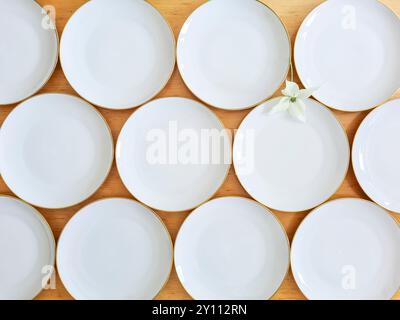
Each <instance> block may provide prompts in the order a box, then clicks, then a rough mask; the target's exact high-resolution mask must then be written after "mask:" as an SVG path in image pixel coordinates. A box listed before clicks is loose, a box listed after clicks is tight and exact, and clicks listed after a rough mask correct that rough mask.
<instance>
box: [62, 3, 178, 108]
mask: <svg viewBox="0 0 400 320" xmlns="http://www.w3.org/2000/svg"><path fill="white" fill-rule="evenodd" d="M60 46H61V47H60V59H61V64H62V68H63V70H64V73H65V76H66V77H67V79H68V81H69V83H70V84H71V85H72V87H73V88H74V89H75V90H76V91H77V92H78V93H79V94H80V95H81V96H82V97H83V98H85V99H86V100H88V101H90V102H92V103H93V104H95V105H98V106H101V107H104V108H109V109H128V108H133V107H136V106H138V105H141V104H143V103H145V102H146V101H148V100H150V99H151V98H153V97H154V96H155V95H156V94H158V93H159V92H160V91H161V89H162V88H163V87H164V86H165V85H166V84H167V81H168V79H169V78H170V76H171V74H172V71H173V69H174V65H175V38H174V35H173V33H172V30H171V28H170V27H169V25H168V23H167V22H166V21H165V19H164V18H163V17H162V16H161V14H160V13H159V12H158V11H157V10H156V9H155V8H153V7H152V6H151V5H150V4H149V3H148V2H147V1H143V0H119V1H115V0H92V1H88V2H87V3H85V4H84V5H83V6H82V7H81V8H79V9H78V10H77V11H76V12H75V13H74V15H73V16H72V17H71V19H70V20H69V21H68V23H67V25H66V26H65V29H64V32H63V34H62V38H61V45H60Z"/></svg>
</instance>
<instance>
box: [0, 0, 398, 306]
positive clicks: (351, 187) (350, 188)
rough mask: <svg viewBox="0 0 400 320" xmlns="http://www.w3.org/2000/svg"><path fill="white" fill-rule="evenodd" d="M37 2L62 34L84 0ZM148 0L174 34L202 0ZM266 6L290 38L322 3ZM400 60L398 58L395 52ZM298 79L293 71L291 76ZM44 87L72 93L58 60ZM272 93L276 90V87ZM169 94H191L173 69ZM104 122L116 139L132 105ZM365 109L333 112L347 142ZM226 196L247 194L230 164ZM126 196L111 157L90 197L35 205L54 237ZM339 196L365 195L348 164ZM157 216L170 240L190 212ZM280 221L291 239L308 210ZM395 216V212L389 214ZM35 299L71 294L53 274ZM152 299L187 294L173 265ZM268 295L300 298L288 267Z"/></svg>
mask: <svg viewBox="0 0 400 320" xmlns="http://www.w3.org/2000/svg"><path fill="white" fill-rule="evenodd" d="M38 2H39V3H40V4H41V5H51V6H54V8H55V9H56V23H57V30H58V33H59V35H60V36H61V34H62V31H63V29H64V26H65V24H66V22H67V21H68V19H69V18H70V17H71V15H72V14H73V12H74V11H75V10H76V9H78V8H79V7H80V6H81V5H82V4H84V3H85V2H86V1H84V0H40V1H38ZM149 2H150V3H151V4H152V5H154V7H156V8H157V9H158V10H159V11H160V12H161V13H162V14H163V15H164V17H165V18H166V19H167V20H168V22H169V23H170V25H171V27H172V29H173V31H174V33H175V36H176V37H177V36H178V34H179V31H180V28H181V26H182V24H183V23H184V21H185V20H186V18H187V17H188V16H189V15H190V13H191V12H192V11H193V10H194V9H196V8H197V7H198V6H200V5H201V4H202V3H204V2H206V1H205V0H149ZM262 2H264V3H266V4H267V5H268V6H270V7H271V8H272V9H273V10H274V11H275V12H276V13H277V14H278V15H279V16H280V17H281V19H282V20H283V22H284V24H285V25H286V27H287V29H288V31H289V34H290V36H291V39H292V43H293V42H294V38H295V35H296V32H297V30H298V28H299V26H300V24H301V22H302V21H303V19H304V18H305V16H306V15H307V14H308V13H309V12H310V11H311V10H312V9H313V8H315V7H316V6H317V5H318V4H320V3H321V2H323V1H322V0H264V1H262ZM382 2H383V3H384V4H386V5H387V6H388V7H390V8H391V9H392V10H393V11H394V12H396V14H397V15H398V16H400V1H399V0H382ZM399 59H400V57H399ZM297 80H298V78H297V76H295V81H297ZM47 92H59V93H69V94H74V95H77V94H76V93H75V92H74V90H73V89H72V88H71V86H70V85H69V84H68V82H67V80H66V79H65V76H64V75H63V72H62V70H61V68H60V65H59V64H58V65H57V68H56V71H55V73H54V74H53V76H52V77H51V79H50V81H49V82H48V83H47V85H46V86H45V87H44V88H43V89H42V90H41V91H40V93H47ZM275 95H279V92H277V93H276V94H275ZM169 96H179V97H187V98H193V99H196V98H195V97H194V96H193V94H192V93H191V92H190V91H189V90H188V88H187V87H186V86H185V85H184V83H183V81H182V79H181V77H180V75H179V72H178V70H177V68H175V71H174V73H173V75H172V78H171V79H170V81H169V83H168V85H167V86H166V88H164V90H163V91H162V92H161V93H160V94H159V95H158V97H169ZM394 97H400V91H398V92H397V93H396V94H395V96H394ZM14 107H15V105H10V106H2V107H1V108H0V123H2V122H3V121H4V119H5V118H6V116H7V115H8V114H9V112H10V111H11V110H12V109H13V108H14ZM211 109H212V110H213V111H214V112H215V113H216V114H217V115H218V116H219V117H220V119H221V120H222V121H223V123H224V124H225V126H226V127H227V128H232V129H234V128H237V127H238V126H239V124H240V122H241V121H242V119H243V118H244V117H245V116H246V114H247V113H248V112H249V111H250V110H245V111H223V110H218V109H215V108H211ZM99 110H100V112H101V113H102V114H103V115H104V117H105V118H106V120H107V121H108V123H109V125H110V127H111V129H112V134H113V137H114V141H116V139H117V136H118V134H119V132H120V130H121V128H122V126H123V124H124V123H125V121H126V120H127V118H128V117H129V116H130V115H131V114H132V113H133V112H135V110H134V109H133V110H124V111H111V110H107V109H99ZM367 113H368V112H356V113H345V112H338V111H335V114H336V116H337V117H338V119H339V120H340V121H341V123H342V124H343V126H344V127H345V129H346V131H347V134H348V137H349V140H350V143H352V141H353V137H354V134H355V132H356V130H357V128H358V126H359V124H360V122H361V121H362V120H363V119H364V117H365V116H366V115H367ZM0 194H7V195H13V194H12V192H11V191H10V190H9V189H8V188H7V186H6V185H5V184H4V182H3V181H2V180H1V178H0ZM227 195H237V196H245V197H249V195H248V194H247V193H246V192H245V191H244V189H243V188H242V187H241V185H240V183H239V181H238V179H237V178H236V176H235V174H234V171H233V169H232V168H231V170H230V173H229V176H228V178H227V180H226V181H225V183H224V185H223V186H222V188H221V189H220V190H219V191H218V193H217V194H216V196H227ZM114 196H117V197H127V198H132V196H131V195H130V194H129V192H128V191H127V189H126V188H125V187H124V186H123V184H122V182H121V179H120V178H119V176H118V173H117V169H116V167H115V162H114V164H113V168H112V170H111V173H110V175H109V177H108V178H107V180H106V181H105V183H104V185H103V186H102V187H101V188H100V189H99V190H98V191H97V192H96V193H95V194H94V195H93V196H92V197H90V199H88V200H87V201H85V202H84V203H82V204H80V205H77V206H74V207H71V208H68V209H62V210H46V209H41V208H38V209H39V211H40V212H41V213H42V214H43V215H44V216H45V218H46V219H47V221H48V222H49V224H50V226H51V228H52V230H53V232H54V235H55V237H56V239H57V238H58V237H59V235H60V232H61V230H62V229H63V227H64V225H65V224H66V223H67V222H68V220H69V219H70V218H71V217H72V216H73V215H74V214H75V213H76V212H77V211H78V210H79V209H81V208H82V207H83V206H85V205H87V204H89V203H91V202H93V201H94V200H97V199H101V198H105V197H114ZM340 197H361V198H365V199H368V197H367V196H366V195H365V194H364V193H363V191H362V190H361V188H360V186H359V184H358V183H357V180H356V178H355V176H354V173H353V169H352V168H351V167H350V169H349V172H348V174H347V177H346V179H345V181H344V183H343V184H342V186H341V187H340V189H339V190H338V191H337V193H336V194H335V195H334V196H333V197H332V198H340ZM157 213H158V214H159V215H160V217H161V218H162V219H163V221H164V222H165V224H166V226H167V227H168V230H169V232H170V233H171V236H172V238H173V239H175V237H176V234H177V232H178V230H179V227H180V226H181V224H182V222H183V220H184V219H185V218H186V216H187V215H188V214H189V212H183V213H165V212H160V211H157ZM274 213H275V214H276V216H277V217H278V218H279V220H280V221H281V222H282V223H283V225H284V226H285V228H286V231H287V233H288V236H289V238H290V240H291V239H292V237H293V234H294V232H295V231H296V229H297V227H298V225H299V223H300V222H301V221H302V220H303V218H304V217H305V216H306V215H307V213H308V212H302V213H282V212H277V211H275V212H274ZM393 215H394V216H395V217H396V218H397V219H398V220H400V218H399V217H400V216H396V215H395V214H393ZM395 298H396V299H400V291H399V292H398V293H397V294H396V296H395ZM37 299H72V297H71V296H70V295H69V294H68V292H67V291H66V290H65V288H64V287H63V285H62V283H61V281H60V280H59V278H58V277H57V286H56V289H51V290H45V291H43V292H42V293H41V294H40V295H39V296H38V297H37ZM157 299H190V297H189V295H188V294H187V293H186V292H185V290H184V289H183V287H182V286H181V284H180V283H179V280H178V278H177V275H176V273H175V270H173V271H172V273H171V277H170V279H169V281H168V283H167V284H166V286H165V287H164V288H163V290H162V291H161V292H160V293H159V295H158V296H157ZM273 299H305V298H304V296H303V295H302V293H301V292H300V290H299V289H298V287H297V286H296V283H295V281H294V279H293V276H292V274H291V272H289V273H288V275H287V277H286V279H285V281H284V282H283V284H282V286H281V288H280V289H279V290H278V292H277V293H276V294H275V296H274V297H273Z"/></svg>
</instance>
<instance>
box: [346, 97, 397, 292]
mask: <svg viewBox="0 0 400 320" xmlns="http://www.w3.org/2000/svg"><path fill="white" fill-rule="evenodd" d="M392 102H399V103H400V98H394V99H389V100H388V101H386V102H385V103H384V104H382V105H380V106H378V107H377V108H375V109H373V110H372V111H371V112H369V113H368V114H367V115H366V116H365V118H364V119H363V120H362V121H361V123H360V125H359V126H358V128H357V131H356V133H355V135H354V138H353V145H352V148H351V162H352V167H353V171H354V175H355V177H356V180H357V183H358V185H359V186H360V187H361V189H362V190H363V192H364V193H365V194H366V195H367V197H368V198H369V199H371V201H372V202H374V203H375V204H377V205H378V206H380V207H381V208H382V209H384V210H387V211H390V212H393V213H396V214H400V209H398V210H394V209H390V208H389V207H388V206H386V205H385V204H383V203H381V201H379V202H378V201H377V200H376V197H375V196H372V195H371V193H370V192H369V191H368V192H367V191H366V190H365V188H364V184H362V183H361V182H360V177H359V176H360V173H359V170H358V169H357V168H358V167H359V165H358V164H356V162H358V159H359V157H358V156H356V147H357V146H360V143H361V138H360V135H361V130H363V129H364V126H365V125H366V123H367V122H368V121H370V120H371V119H372V118H373V117H374V116H376V115H377V114H378V112H380V111H381V110H383V109H384V108H385V107H387V106H388V105H389V104H391V103H392ZM399 289H400V288H399Z"/></svg>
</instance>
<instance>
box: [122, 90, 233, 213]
mask: <svg viewBox="0 0 400 320" xmlns="http://www.w3.org/2000/svg"><path fill="white" fill-rule="evenodd" d="M208 134H211V135H213V137H215V138H212V139H210V140H209V139H208ZM212 141H216V142H212ZM203 142H204V143H205V144H203ZM208 142H210V143H209V144H208ZM204 146H206V147H204ZM116 161H117V167H118V172H119V174H120V176H121V179H122V181H123V183H124V184H125V186H126V187H127V188H128V190H129V191H130V192H131V193H132V195H133V196H134V197H136V198H137V199H139V200H140V201H141V202H143V203H145V204H146V205H148V206H150V207H152V208H156V209H159V210H164V211H185V210H190V209H193V208H194V207H197V206H198V205H200V204H201V203H203V202H205V201H207V200H208V199H210V198H211V197H212V196H213V195H214V193H215V192H217V190H218V189H219V187H220V186H221V185H222V183H223V182H224V180H225V177H226V176H227V174H228V171H229V167H230V163H231V140H230V137H229V135H228V132H227V131H226V130H225V129H224V126H223V124H222V123H221V121H220V120H219V119H218V117H217V116H216V115H215V114H214V113H213V112H212V111H210V110H209V109H208V108H207V107H205V106H203V105H202V104H200V103H198V102H196V101H194V100H190V99H184V98H163V99H158V100H155V101H152V102H150V103H148V104H146V105H145V106H143V107H141V108H140V109H138V110H137V111H136V112H135V113H134V114H133V115H132V116H131V117H130V118H129V119H128V121H127V122H126V124H125V125H124V127H123V128H122V131H121V133H120V136H119V138H118V143H117V149H116Z"/></svg>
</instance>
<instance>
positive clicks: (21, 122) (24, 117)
mask: <svg viewBox="0 0 400 320" xmlns="http://www.w3.org/2000/svg"><path fill="white" fill-rule="evenodd" d="M113 155H114V150H113V140H112V136H111V132H110V129H109V127H108V125H107V123H106V122H105V120H104V118H103V117H102V116H101V114H100V113H99V112H98V111H97V110H96V109H95V108H94V107H92V106H91V105H90V104H88V103H87V102H85V101H83V100H82V99H79V98H77V97H74V96H70V95H64V94H45V95H39V96H35V97H33V98H31V99H29V100H27V101H25V102H23V103H21V104H20V105H19V106H18V107H16V108H15V109H14V110H13V111H12V112H11V113H10V114H9V115H8V117H7V118H6V120H5V121H4V123H3V125H2V127H1V130H0V172H1V175H2V177H3V179H4V181H5V183H6V184H7V185H8V187H9V188H10V189H11V190H12V191H13V192H14V193H15V194H16V195H17V196H18V197H20V198H21V199H23V200H25V201H27V202H29V203H32V204H34V205H35V206H38V207H45V208H51V209H56V208H64V207H68V206H72V205H75V204H77V203H79V202H81V201H83V200H85V199H87V198H88V197H89V196H91V195H92V194H93V193H94V192H95V191H96V190H97V189H98V188H99V187H100V185H101V184H102V183H103V182H104V180H105V178H106V177H107V175H108V172H109V170H110V168H111V164H112V161H113Z"/></svg>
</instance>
